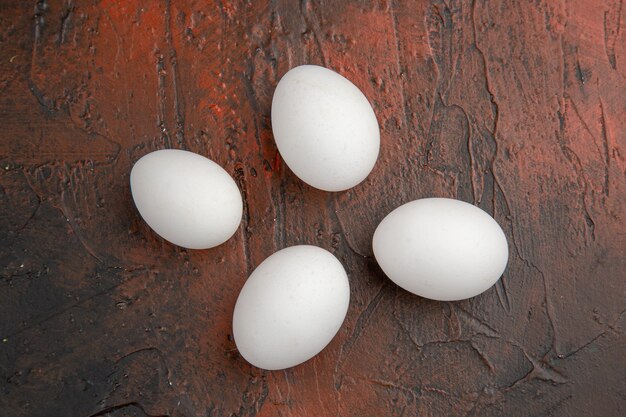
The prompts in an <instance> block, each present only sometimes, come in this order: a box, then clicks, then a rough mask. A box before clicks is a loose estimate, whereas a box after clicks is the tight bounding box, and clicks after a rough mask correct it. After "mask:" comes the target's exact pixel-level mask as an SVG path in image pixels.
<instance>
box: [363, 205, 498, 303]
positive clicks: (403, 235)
mask: <svg viewBox="0 0 626 417" xmlns="http://www.w3.org/2000/svg"><path fill="white" fill-rule="evenodd" d="M373 249H374V255H375V256H376V260H377V261H378V263H379V265H380V267H381V268H382V270H383V271H384V272H385V274H387V276H388V277H389V278H391V280H392V281H393V282H395V283H396V284H398V285H399V286H400V287H402V288H404V289H406V290H408V291H410V292H412V293H414V294H417V295H420V296H422V297H426V298H431V299H433V300H441V301H452V300H462V299H465V298H470V297H473V296H475V295H478V294H480V293H482V292H483V291H485V290H487V289H488V288H489V287H491V286H492V285H493V284H495V283H496V281H497V280H498V279H499V278H500V276H501V275H502V273H503V272H504V269H505V268H506V264H507V261H508V257H509V249H508V244H507V241H506V236H505V235H504V232H503V231H502V229H501V228H500V226H499V225H498V223H497V222H496V221H495V220H494V219H493V218H492V217H491V216H490V215H489V214H487V213H486V212H484V211H483V210H481V209H480V208H478V207H476V206H473V205H471V204H468V203H465V202H462V201H459V200H452V199H448V198H425V199H422V200H415V201H412V202H410V203H407V204H404V205H402V206H400V207H398V208H397V209H395V210H394V211H392V212H391V213H389V215H387V217H385V218H384V219H383V221H382V222H381V223H380V225H378V228H377V229H376V232H375V233H374V240H373Z"/></svg>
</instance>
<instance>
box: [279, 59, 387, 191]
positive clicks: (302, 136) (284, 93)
mask: <svg viewBox="0 0 626 417" xmlns="http://www.w3.org/2000/svg"><path fill="white" fill-rule="evenodd" d="M272 131H273V133H274V139H275V140H276V145H277V147H278V150H279V151H280V154H281V156H282V158H283V159H284V160H285V162H286V163H287V165H288V166H289V168H290V169H291V170H292V171H293V172H294V173H295V174H296V175H297V176H298V177H299V178H300V179H301V180H303V181H304V182H306V183H307V184H309V185H311V186H313V187H315V188H319V189H321V190H325V191H341V190H346V189H348V188H351V187H354V186H355V185H357V184H359V183H360V182H361V181H363V180H364V179H365V177H367V175H368V174H369V173H370V171H371V170H372V168H373V167H374V164H375V163H376V158H377V157H378V150H379V147H380V129H379V127H378V122H377V120H376V115H375V114H374V110H373V109H372V106H371V105H370V103H369V101H368V100H367V98H366V97H365V96H364V95H363V93H362V92H361V90H359V89H358V88H357V87H356V86H355V85H354V84H352V83H351V82H350V81H349V80H347V79H346V78H344V77H342V76H341V75H339V74H337V73H336V72H334V71H331V70H329V69H327V68H324V67H320V66H316V65H302V66H299V67H295V68H293V69H291V70H290V71H288V72H287V73H286V74H285V75H284V76H283V77H282V78H281V80H280V82H279V83H278V85H277V86H276V91H275V92H274V97H273V98H272Z"/></svg>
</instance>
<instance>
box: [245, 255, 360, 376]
mask: <svg viewBox="0 0 626 417" xmlns="http://www.w3.org/2000/svg"><path fill="white" fill-rule="evenodd" d="M349 301H350V285H349V282H348V277H347V275H346V272H345V270H344V268H343V266H342V265H341V263H340V262H339V260H337V258H335V257H334V256H333V255H332V254H331V253H330V252H328V251H326V250H324V249H322V248H319V247H316V246H308V245H300V246H291V247H289V248H286V249H282V250H280V251H278V252H276V253H274V254H273V255H271V256H270V257H268V258H267V259H265V260H264V261H263V262H262V263H261V264H260V265H259V266H258V267H257V268H256V269H255V270H254V272H253V273H252V274H251V275H250V277H249V278H248V280H247V281H246V283H245V285H244V286H243V288H242V289H241V293H240V294H239V297H238V298H237V303H236V305H235V311H234V314H233V336H234V339H235V343H236V344H237V348H238V350H239V353H240V354H241V355H242V356H243V357H244V359H246V360H247V361H248V362H250V363H251V364H252V365H254V366H256V367H259V368H262V369H268V370H276V369H285V368H290V367H292V366H295V365H298V364H300V363H302V362H305V361H306V360H308V359H310V358H312V357H313V356H315V355H316V354H318V353H319V352H320V351H321V350H322V349H324V347H326V345H328V343H330V341H331V340H332V338H333V337H334V336H335V334H336V333H337V331H338V330H339V328H340V327H341V324H342V323H343V321H344V319H345V317H346V312H347V311H348V304H349Z"/></svg>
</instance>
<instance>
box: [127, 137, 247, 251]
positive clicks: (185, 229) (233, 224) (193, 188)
mask: <svg viewBox="0 0 626 417" xmlns="http://www.w3.org/2000/svg"><path fill="white" fill-rule="evenodd" d="M130 188H131V192H132V195H133V200H134V201H135V206H136V207H137V210H139V214H141V217H142V218H143V219H144V220H145V221H146V223H148V225H149V226H150V227H151V228H152V230H154V231H155V232H156V233H157V234H158V235H159V236H161V237H163V238H164V239H166V240H168V241H170V242H172V243H174V244H175V245H178V246H182V247H185V248H190V249H206V248H212V247H214V246H217V245H220V244H221V243H224V242H225V241H226V240H228V239H229V238H230V237H231V236H232V235H233V234H234V233H235V231H236V230H237V228H238V227H239V223H240V222H241V216H242V212H243V203H242V200H241V193H240V192H239V188H238V187H237V184H235V181H234V180H233V179H232V177H231V176H230V175H228V173H227V172H226V171H224V169H223V168H222V167H220V166H219V165H218V164H216V163H215V162H213V161H211V160H210V159H207V158H205V157H204V156H201V155H198V154H195V153H193V152H187V151H182V150H175V149H166V150H160V151H155V152H151V153H149V154H147V155H145V156H143V157H142V158H140V159H139V160H138V161H137V162H136V163H135V165H134V166H133V169H132V171H131V173H130Z"/></svg>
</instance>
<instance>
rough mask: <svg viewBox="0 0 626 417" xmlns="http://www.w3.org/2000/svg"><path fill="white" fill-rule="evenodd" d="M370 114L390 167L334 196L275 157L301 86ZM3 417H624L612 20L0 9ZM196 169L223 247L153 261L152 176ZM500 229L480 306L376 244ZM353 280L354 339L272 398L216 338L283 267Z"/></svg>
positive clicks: (501, 9) (228, 343)
mask: <svg viewBox="0 0 626 417" xmlns="http://www.w3.org/2000/svg"><path fill="white" fill-rule="evenodd" d="M305 63H313V64H321V65H325V66H327V67H329V68H332V69H334V70H336V71H338V72H339V73H341V74H343V75H344V76H346V77H348V78H349V79H351V80H352V81H353V82H354V83H355V84H356V85H357V86H358V87H360V88H361V89H362V90H363V92H364V93H365V94H366V96H367V97H368V98H369V99H370V101H371V102H372V104H373V106H374V109H375V111H376V114H377V117H378V120H379V123H380V126H381V140H382V141H381V154H380V158H379V160H378V162H377V164H376V167H375V168H374V171H373V172H372V173H371V175H370V176H369V177H368V179H367V180H366V181H365V182H363V183H362V184H360V185H359V186H357V187H355V188H353V189H351V190H349V191H346V192H341V193H325V192H321V191H318V190H315V189H312V188H310V187H308V186H307V185H305V184H303V183H302V182H301V181H299V180H298V179H297V178H296V177H295V176H294V175H293V174H292V173H291V171H290V170H289V169H288V168H287V167H286V166H285V164H284V163H283V162H282V160H281V158H280V156H279V155H278V153H277V150H276V146H275V144H274V141H273V138H272V131H271V126H270V118H269V115H270V103H271V97H272V92H273V89H274V87H275V85H276V83H277V81H278V80H279V79H280V77H281V76H282V75H283V74H284V73H285V72H286V71H287V70H288V69H289V68H291V67H293V66H296V65H299V64H305ZM0 92H1V94H0V122H1V123H0V125H1V131H0V168H1V170H0V199H1V203H0V233H1V236H0V239H1V242H0V267H1V276H0V415H1V416H3V417H14V416H34V417H37V416H46V417H49V416H62V417H65V416H85V417H87V416H92V417H93V416H118V417H119V416H158V415H169V416H172V417H174V416H187V417H195V416H232V415H235V416H254V415H257V416H391V415H404V416H416V415H419V416H603V417H605V416H606V417H612V416H620V415H625V414H626V411H625V410H626V389H625V380H624V375H625V369H626V364H625V361H626V355H625V346H626V341H625V338H624V309H625V301H624V300H625V294H624V281H625V271H626V265H625V262H624V254H625V247H626V237H625V231H626V227H625V226H626V220H625V211H626V208H625V206H626V205H625V200H626V197H625V192H626V185H625V179H624V178H625V177H624V172H625V165H626V163H625V159H624V158H625V157H626V149H625V147H626V141H625V135H626V133H625V132H626V6H624V5H623V3H622V1H621V0H605V1H587V0H566V1H564V2H563V1H532V2H530V1H508V0H500V1H493V2H486V1H484V0H480V1H475V2H459V1H452V0H449V1H443V0H435V1H432V2H426V1H417V2H401V1H359V2H331V1H302V2H295V1H289V0H278V1H271V2H264V1H250V2H247V3H242V2H227V1H216V2H212V1H200V0H198V1H192V0H178V1H148V0H144V1H140V0H128V1H87V0H81V1H72V0H65V1H60V0H59V1H49V2H46V1H39V2H35V1H30V2H26V1H23V0H13V1H6V0H5V1H2V4H0ZM162 148H180V149H188V150H191V151H194V152H198V153H200V154H202V155H205V156H208V157H210V158H211V159H213V160H215V161H216V162H218V163H219V164H221V165H223V166H224V167H225V168H226V170H227V171H228V172H229V173H230V174H232V175H233V176H234V177H235V179H236V180H237V182H238V184H239V186H240V187H241V189H242V192H243V195H244V199H245V213H244V218H243V221H242V225H241V227H240V229H239V231H238V232H237V233H236V235H235V236H234V238H232V239H231V240H229V241H228V242H227V243H226V244H224V245H222V246H220V247H218V248H215V249H210V250H202V251H194V250H183V249H181V248H178V247H175V246H173V245H171V244H168V243H167V242H165V241H163V240H162V239H160V238H159V237H158V236H156V235H155V234H154V233H153V232H152V231H151V230H150V229H149V228H148V226H147V225H146V224H145V223H143V222H142V220H141V219H140V217H139V215H138V213H137V211H136V210H135V208H134V206H133V203H132V199H131V195H130V190H129V185H128V182H129V171H130V168H131V166H132V164H133V163H134V162H135V161H136V160H137V159H138V158H140V157H141V156H142V155H144V154H146V153H148V152H150V151H152V150H156V149H162ZM432 196H439V197H454V198H458V199H461V200H464V201H468V202H472V203H474V204H476V205H478V206H480V207H481V208H483V209H484V210H486V211H487V212H489V213H491V214H493V215H494V217H495V218H496V220H497V221H498V222H499V223H500V224H501V225H502V227H503V229H504V230H505V232H506V235H507V237H508V240H509V243H510V260H509V266H508V268H507V271H506V272H505V274H504V277H503V278H502V280H501V281H499V282H498V283H497V285H496V286H494V287H493V288H491V289H490V290H488V291H487V292H486V293H484V294H481V295H480V296H478V297H475V298H473V299H470V300H466V301H462V302H453V303H442V302H434V301H429V300H426V299H422V298H419V297H417V296H413V295H411V294H409V293H407V292H405V291H403V290H401V289H399V288H398V287H396V286H395V285H394V284H392V283H391V281H389V280H388V279H387V278H385V276H384V275H383V273H382V272H381V270H380V269H379V268H378V266H377V264H376V262H375V260H374V259H373V257H372V252H371V236H372V233H373V231H374V229H375V227H376V225H377V223H378V222H379V221H380V220H381V219H382V218H383V217H384V216H385V215H386V214H387V213H388V212H389V211H390V210H391V209H393V208H394V207H396V206H398V205H400V204H401V203H404V202H408V201H410V200H413V199H416V198H422V197H432ZM299 243H307V244H314V245H319V246H321V247H323V248H326V249H328V250H330V251H331V252H332V253H334V254H335V255H336V256H337V257H338V258H339V259H340V260H341V261H342V262H343V264H344V265H345V267H346V270H347V271H348V274H349V277H350V285H351V304H350V309H349V311H348V316H347V318H346V321H345V323H344V326H343V327H342V329H341V330H340V332H339V334H338V335H337V336H336V338H335V339H334V340H333V342H332V343H331V344H330V345H329V347H328V348H327V349H326V350H324V351H323V352H322V353H321V354H320V355H319V356H317V357H315V358H314V359H313V360H310V361H308V362H306V363H305V364H303V365H301V366H298V367H295V368H292V369H289V370H286V371H280V372H265V371H261V370H259V369H256V368H254V367H251V366H250V365H248V364H247V363H246V362H245V361H244V360H243V359H242V358H241V357H240V356H239V355H238V353H237V350H236V347H235V344H234V342H233V340H232V337H231V318H232V310H233V306H234V302H235V300H236V298H237V295H238V291H239V289H240V288H241V286H242V285H243V283H244V282H245V280H246V277H247V275H248V274H249V273H250V272H251V271H252V269H253V268H254V267H255V266H256V265H258V264H259V263H260V262H261V261H262V260H263V259H264V258H265V257H267V256H268V255H270V254H271V253H273V252H274V251H276V250H277V249H280V248H283V247H286V246H290V245H293V244H299Z"/></svg>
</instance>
